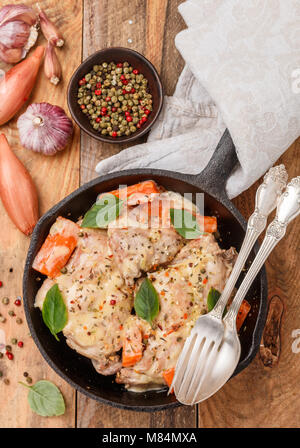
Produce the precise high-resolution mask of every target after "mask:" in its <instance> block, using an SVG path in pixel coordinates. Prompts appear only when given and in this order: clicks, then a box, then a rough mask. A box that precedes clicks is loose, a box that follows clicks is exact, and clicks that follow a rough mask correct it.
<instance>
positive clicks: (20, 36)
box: [0, 5, 38, 63]
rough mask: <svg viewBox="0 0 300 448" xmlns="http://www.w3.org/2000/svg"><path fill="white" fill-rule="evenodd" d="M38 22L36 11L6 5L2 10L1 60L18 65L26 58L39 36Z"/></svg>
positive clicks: (0, 23)
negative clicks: (17, 63) (20, 49)
mask: <svg viewBox="0 0 300 448" xmlns="http://www.w3.org/2000/svg"><path fill="white" fill-rule="evenodd" d="M37 20H38V18H37V14H36V13H35V11H34V10H33V9H32V8H29V7H27V6H25V5H6V6H4V7H3V8H2V9H1V10H0V45H1V51H0V58H1V60H3V61H4V62H7V63H16V62H19V61H20V60H21V59H22V58H24V57H25V56H26V54H27V52H28V50H29V49H30V48H31V47H32V46H33V45H34V44H35V42H36V39H37V36H38V31H37ZM19 48H22V51H17V50H16V49H19Z"/></svg>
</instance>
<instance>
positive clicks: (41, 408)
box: [19, 380, 65, 417]
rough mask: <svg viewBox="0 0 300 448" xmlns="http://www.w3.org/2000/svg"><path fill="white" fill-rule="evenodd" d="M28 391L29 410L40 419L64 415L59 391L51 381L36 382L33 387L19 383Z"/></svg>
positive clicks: (63, 402) (62, 401) (63, 403)
mask: <svg viewBox="0 0 300 448" xmlns="http://www.w3.org/2000/svg"><path fill="white" fill-rule="evenodd" d="M19 383H20V384H22V386H25V387H27V388H28V389H29V392H28V397H27V398H28V403H29V406H30V407H31V409H32V410H33V411H34V412H36V413H37V414H38V415H41V416H42V417H53V416H54V415H55V416H58V415H62V414H64V413H65V401H64V397H63V396H62V394H61V392H60V390H59V389H58V387H57V386H55V384H53V383H51V381H47V380H41V381H37V382H36V383H35V384H34V385H33V386H28V384H25V383H22V382H21V381H19Z"/></svg>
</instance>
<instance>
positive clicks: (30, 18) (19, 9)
mask: <svg viewBox="0 0 300 448" xmlns="http://www.w3.org/2000/svg"><path fill="white" fill-rule="evenodd" d="M12 20H13V21H15V20H20V21H21V22H25V23H27V24H28V25H30V26H31V25H34V24H35V23H36V22H37V14H36V12H35V11H34V10H33V9H32V8H30V7H29V6H26V5H23V4H21V5H6V6H3V8H2V9H1V11H0V26H2V24H4V23H6V22H10V21H12Z"/></svg>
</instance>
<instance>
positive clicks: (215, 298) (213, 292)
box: [207, 287, 221, 311]
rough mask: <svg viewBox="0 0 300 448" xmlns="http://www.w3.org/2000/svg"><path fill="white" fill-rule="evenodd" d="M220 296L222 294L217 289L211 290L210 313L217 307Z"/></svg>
mask: <svg viewBox="0 0 300 448" xmlns="http://www.w3.org/2000/svg"><path fill="white" fill-rule="evenodd" d="M220 296H221V293H220V292H219V291H218V290H217V289H215V288H213V287H211V288H210V290H209V293H208V296H207V309H208V311H211V310H212V309H213V308H214V307H215V305H216V303H217V301H218V300H219V298H220Z"/></svg>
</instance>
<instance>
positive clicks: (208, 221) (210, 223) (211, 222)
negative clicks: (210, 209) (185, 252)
mask: <svg viewBox="0 0 300 448" xmlns="http://www.w3.org/2000/svg"><path fill="white" fill-rule="evenodd" d="M197 222H198V224H199V227H200V230H201V231H203V232H207V233H214V232H216V231H217V228H218V224H217V218H216V217H215V216H199V215H197Z"/></svg>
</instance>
